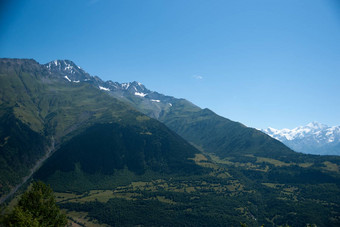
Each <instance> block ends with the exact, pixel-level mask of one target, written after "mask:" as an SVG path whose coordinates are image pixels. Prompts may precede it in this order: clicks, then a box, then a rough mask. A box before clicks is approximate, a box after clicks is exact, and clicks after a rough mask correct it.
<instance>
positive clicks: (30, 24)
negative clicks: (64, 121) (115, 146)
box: [0, 0, 340, 128]
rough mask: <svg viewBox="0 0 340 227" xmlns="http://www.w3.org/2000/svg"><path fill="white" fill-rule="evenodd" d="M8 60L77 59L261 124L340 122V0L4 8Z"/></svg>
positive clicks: (98, 71)
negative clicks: (9, 58)
mask: <svg viewBox="0 0 340 227" xmlns="http://www.w3.org/2000/svg"><path fill="white" fill-rule="evenodd" d="M0 7H1V8H0V57H11V58H33V59H36V60H37V61H38V62H40V63H47V62H49V61H52V60H54V59H69V60H72V61H74V62H75V63H76V64H78V65H79V66H81V67H82V68H83V69H85V70H86V71H87V72H89V73H90V74H91V75H98V76H99V77H101V78H102V79H104V80H113V81H118V82H128V81H134V80H136V81H140V82H142V83H143V84H145V85H146V87H148V88H149V89H151V90H156V91H158V92H161V93H164V94H167V95H172V96H175V97H178V98H186V99H188V100H190V101H191V102H193V103H195V104H196V105H198V106H200V107H202V108H209V109H211V110H213V111H215V112H216V113H218V114H219V115H222V116H224V117H227V118H229V119H231V120H235V121H239V122H242V123H244V124H245V125H247V126H251V127H255V128H266V127H268V126H271V127H274V128H293V127H296V126H299V125H305V124H307V123H309V122H311V121H318V122H320V123H324V124H328V125H340V3H339V1H337V0H299V1H297V0H257V1H254V0H221V1H218V0H204V1H203V0H120V1H118V0H88V1H85V0H58V1H52V0H34V1H33V0H31V1H29V0H22V1H17V0H13V1H2V2H1V3H0Z"/></svg>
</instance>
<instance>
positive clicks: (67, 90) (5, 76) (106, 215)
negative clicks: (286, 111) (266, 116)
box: [0, 58, 340, 226]
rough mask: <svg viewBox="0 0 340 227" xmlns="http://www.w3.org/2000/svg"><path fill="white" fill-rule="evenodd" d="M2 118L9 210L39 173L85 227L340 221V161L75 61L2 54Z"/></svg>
mask: <svg viewBox="0 0 340 227" xmlns="http://www.w3.org/2000/svg"><path fill="white" fill-rule="evenodd" d="M0 123H1V124H0V193H1V194H0V196H1V201H0V202H1V203H3V202H4V201H5V200H9V199H10V196H11V195H13V194H14V193H15V192H16V191H17V189H18V188H20V186H21V185H24V183H25V182H26V180H28V181H29V180H30V179H32V178H33V179H36V180H42V181H44V182H46V183H48V184H50V185H51V186H52V188H53V189H54V190H55V191H56V196H57V201H58V203H59V205H60V206H61V207H62V208H64V209H66V210H67V211H68V212H69V213H68V215H69V220H70V221H72V222H74V223H78V224H79V223H80V224H82V225H85V226H86V225H87V224H89V223H90V222H91V220H95V221H96V223H97V224H98V223H99V224H102V225H110V226H183V225H191V226H192V225H193V226H202V225H209V226H225V225H228V226H238V225H239V224H240V222H242V223H246V224H247V225H248V226H260V225H262V224H265V225H268V226H280V225H285V224H289V225H294V226H305V225H306V224H307V223H312V224H317V225H318V226H338V225H339V223H340V219H339V217H340V209H339V206H338V204H340V199H339V197H338V195H339V193H340V188H339V186H340V172H339V166H340V157H338V156H315V155H307V154H302V153H297V152H295V151H293V150H292V149H290V148H288V147H287V146H285V145H284V144H283V143H282V142H280V141H278V140H277V139H274V138H272V137H270V136H268V135H267V134H265V133H263V132H261V131H259V130H256V129H254V128H249V127H246V126H245V125H243V124H241V123H239V122H234V121H232V120H230V119H227V118H224V117H221V116H219V115H217V114H215V113H214V112H213V111H211V110H209V109H202V108H200V107H198V106H196V105H195V104H193V103H191V102H190V101H188V100H185V99H178V98H175V97H171V96H167V95H163V94H160V93H158V92H156V91H150V90H149V89H147V88H146V87H145V86H144V85H143V84H141V83H139V82H136V81H134V82H129V83H118V82H113V81H103V80H101V79H100V78H99V77H97V76H91V75H89V74H88V73H87V72H86V71H85V70H83V69H82V68H81V67H79V66H77V65H76V64H75V63H73V62H72V61H69V60H55V61H52V62H49V63H47V64H39V63H38V62H36V61H35V60H32V59H8V58H4V59H0ZM23 187H24V186H23ZM84 213H85V214H86V215H85V216H84V215H83V214H84ZM146 213H147V214H153V215H145V214H146ZM86 223H87V224H86Z"/></svg>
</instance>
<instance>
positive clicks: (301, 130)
mask: <svg viewBox="0 0 340 227" xmlns="http://www.w3.org/2000/svg"><path fill="white" fill-rule="evenodd" d="M261 131H262V132H264V133H266V134H268V135H269V136H271V137H273V138H275V139H277V140H280V141H281V142H283V143H285V144H286V145H287V146H289V147H291V148H292V149H294V150H296V151H301V152H304V153H313V152H314V153H315V154H321V152H320V153H317V152H316V150H317V149H318V148H323V147H325V146H327V147H328V148H327V149H330V147H332V146H338V144H340V126H333V127H329V126H327V125H325V124H320V123H318V122H311V123H309V124H307V125H306V126H299V127H296V128H294V129H275V128H271V127H268V128H267V129H262V130H261ZM305 147H309V149H310V150H311V149H314V150H313V152H310V151H306V150H304V148H305ZM338 152H339V154H340V150H339V151H338Z"/></svg>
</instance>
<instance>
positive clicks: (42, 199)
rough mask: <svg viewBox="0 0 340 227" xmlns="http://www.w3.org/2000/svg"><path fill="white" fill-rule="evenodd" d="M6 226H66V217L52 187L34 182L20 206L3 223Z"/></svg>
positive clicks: (24, 195)
mask: <svg viewBox="0 0 340 227" xmlns="http://www.w3.org/2000/svg"><path fill="white" fill-rule="evenodd" d="M3 224H4V225H5V226H18V227H20V226H30V227H31V226H32V227H39V226H44V227H45V226H46V227H47V226H51V227H52V226H53V227H59V226H66V224H67V219H66V215H65V214H63V213H62V212H61V211H60V209H59V207H58V206H57V205H56V201H55V198H54V195H53V191H52V189H51V187H50V186H47V185H46V184H44V183H43V182H41V181H39V182H34V183H33V186H32V188H31V189H30V190H28V191H26V192H25V193H24V194H23V195H22V196H21V198H20V200H19V202H18V205H16V207H15V208H14V209H13V211H12V212H11V213H10V214H8V215H7V216H6V217H5V218H4V221H3Z"/></svg>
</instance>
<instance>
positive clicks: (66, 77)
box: [64, 76, 72, 82]
mask: <svg viewBox="0 0 340 227" xmlns="http://www.w3.org/2000/svg"><path fill="white" fill-rule="evenodd" d="M64 78H65V79H66V80H68V81H69V82H72V80H70V78H68V76H64Z"/></svg>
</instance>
